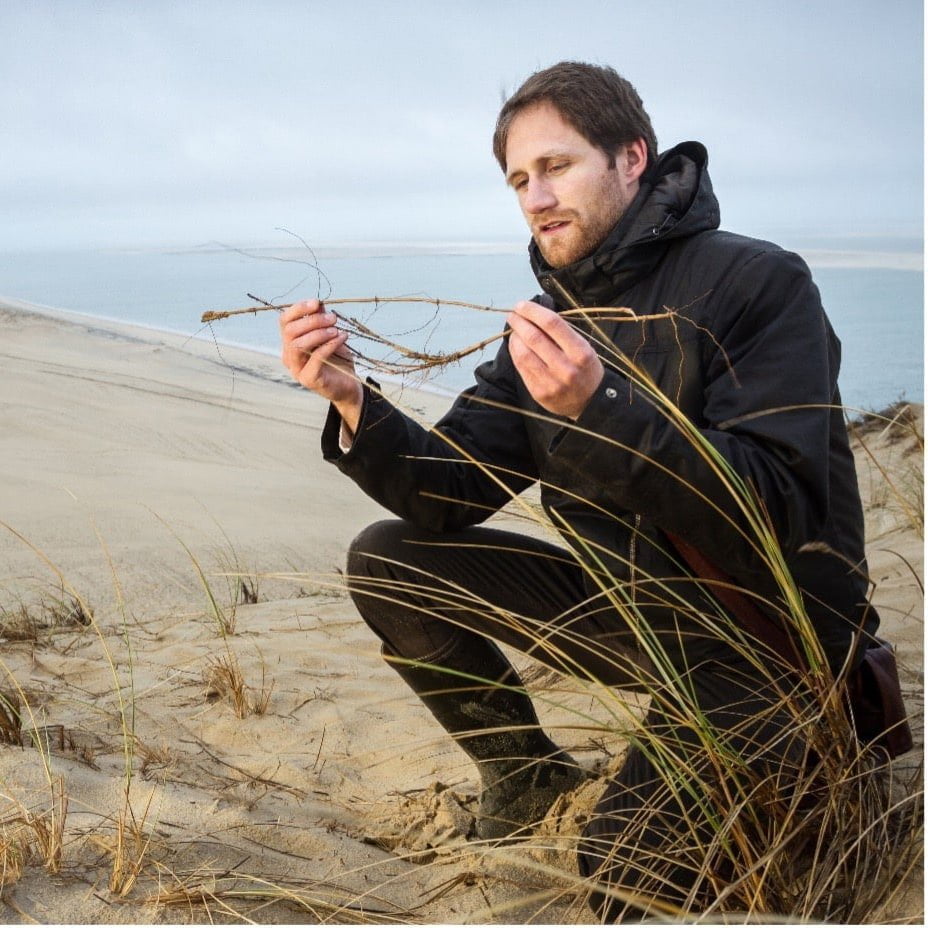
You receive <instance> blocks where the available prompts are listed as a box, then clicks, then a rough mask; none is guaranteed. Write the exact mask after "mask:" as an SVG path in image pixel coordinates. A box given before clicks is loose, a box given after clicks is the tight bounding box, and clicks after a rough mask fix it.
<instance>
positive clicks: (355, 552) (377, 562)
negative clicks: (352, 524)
mask: <svg viewBox="0 0 928 928" xmlns="http://www.w3.org/2000/svg"><path fill="white" fill-rule="evenodd" d="M408 530H409V526H408V525H407V523H406V522H403V521H402V520H401V519H382V520H381V521H380V522H374V523H373V524H372V525H368V526H367V528H365V529H362V531H361V532H359V533H358V535H357V537H355V539H354V540H353V541H352V542H351V544H350V545H349V546H348V556H347V565H346V566H347V568H348V588H349V590H350V591H351V592H352V595H354V589H353V588H354V586H355V585H356V584H355V583H354V581H356V580H363V579H376V578H383V577H387V576H389V574H390V571H389V570H388V565H389V563H390V561H391V560H394V561H395V560H398V559H400V558H399V552H398V549H399V548H400V546H401V545H402V543H403V540H404V538H405V537H406V535H407V533H408Z"/></svg>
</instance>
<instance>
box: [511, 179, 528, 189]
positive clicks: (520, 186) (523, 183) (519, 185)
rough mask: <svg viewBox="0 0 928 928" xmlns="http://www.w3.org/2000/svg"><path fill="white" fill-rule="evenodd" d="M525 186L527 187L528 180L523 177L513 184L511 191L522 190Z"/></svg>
mask: <svg viewBox="0 0 928 928" xmlns="http://www.w3.org/2000/svg"><path fill="white" fill-rule="evenodd" d="M527 186H528V178H526V177H523V178H521V180H517V181H515V182H513V185H512V189H513V190H524V189H525V188H526V187H527Z"/></svg>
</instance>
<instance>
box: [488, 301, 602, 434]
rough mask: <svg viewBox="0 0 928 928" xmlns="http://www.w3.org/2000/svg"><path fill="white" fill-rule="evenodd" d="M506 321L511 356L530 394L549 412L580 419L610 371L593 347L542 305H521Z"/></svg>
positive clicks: (517, 306)
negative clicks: (508, 328) (604, 367)
mask: <svg viewBox="0 0 928 928" xmlns="http://www.w3.org/2000/svg"><path fill="white" fill-rule="evenodd" d="M506 321H507V322H508V323H509V325H510V326H511V327H512V331H511V332H510V334H509V354H510V356H511V357H512V362H513V364H515V366H516V370H517V371H518V372H519V374H520V376H521V377H522V380H523V382H524V383H525V386H526V387H527V388H528V392H529V393H531V394H532V396H533V397H534V399H535V401H536V402H537V403H538V404H539V405H540V406H542V407H543V408H544V409H547V410H548V412H552V413H554V414H555V415H558V416H565V417H566V418H568V419H577V418H578V417H579V415H580V413H582V412H583V410H584V409H586V405H587V403H588V402H589V401H590V397H591V396H592V395H593V394H594V393H595V392H596V389H597V388H598V387H599V385H600V383H601V382H602V379H603V374H604V372H605V371H604V369H603V364H602V361H600V359H599V357H598V356H597V354H596V352H595V351H594V350H593V346H592V345H591V344H590V343H589V342H588V341H587V340H586V339H585V338H584V337H583V336H582V335H581V334H580V333H579V332H577V331H576V330H575V329H573V328H571V327H570V326H569V325H568V324H567V322H565V321H564V320H563V319H562V318H561V317H560V316H559V315H558V314H557V313H556V312H554V311H553V310H550V309H545V307H544V306H539V305H538V303H530V302H528V301H524V302H521V303H516V305H515V306H514V307H513V309H512V312H511V313H509V315H508V316H507V317H506Z"/></svg>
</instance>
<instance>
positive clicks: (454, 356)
mask: <svg viewBox="0 0 928 928" xmlns="http://www.w3.org/2000/svg"><path fill="white" fill-rule="evenodd" d="M346 303H373V304H375V305H377V304H380V303H428V304H431V305H432V306H435V307H439V308H440V307H441V306H457V307H462V308H465V309H473V310H477V311H478V312H489V313H506V312H509V310H508V309H499V308H497V307H493V306H482V305H480V304H478V303H467V302H465V301H463V300H441V299H435V298H432V297H415V296H412V297H377V296H373V297H351V298H349V297H344V298H341V299H332V300H326V301H325V305H326V307H329V308H331V307H332V306H333V305H339V304H346ZM292 305H293V304H292V303H280V304H272V303H267V304H264V305H261V306H246V307H244V308H242V309H230V310H224V311H209V312H205V313H203V315H202V316H201V322H204V323H205V322H215V321H217V320H220V319H227V318H228V317H229V316H238V315H244V314H246V313H259V312H264V311H266V310H271V309H276V310H278V311H280V310H284V309H288V308H289V307H290V306H292ZM560 315H561V317H562V318H566V319H587V320H592V321H595V322H597V323H602V322H636V323H644V322H652V321H655V320H658V319H673V320H676V319H677V318H678V317H679V318H683V319H684V320H685V321H689V320H686V317H680V316H679V313H678V312H677V311H676V310H674V309H670V308H667V307H665V311H664V312H660V313H650V314H646V315H637V314H636V313H635V311H634V310H632V309H629V308H628V307H625V306H586V307H577V308H574V309H567V310H565V311H564V312H562V313H561V314H560ZM335 316H336V318H337V319H338V322H339V327H340V328H341V329H342V331H345V332H348V333H349V335H352V336H353V337H355V338H361V339H365V340H367V341H372V342H375V343H377V344H379V345H382V346H383V347H384V348H388V349H390V350H391V351H393V352H395V353H396V354H397V355H398V356H399V359H398V360H389V359H383V358H377V359H375V358H370V357H367V356H366V355H364V354H362V353H361V352H359V351H358V350H357V349H354V348H353V349H352V352H353V353H354V355H355V357H356V358H357V359H358V360H359V361H362V362H364V363H365V364H367V365H368V366H369V367H371V368H373V369H376V370H380V371H383V372H385V373H388V374H416V373H422V372H424V371H428V370H431V369H433V368H436V367H445V366H446V365H448V364H454V363H456V362H458V361H461V360H462V359H464V358H466V357H468V355H472V354H475V353H476V352H478V351H482V350H483V349H484V348H486V347H487V346H488V345H491V344H492V343H493V342H495V341H498V340H499V339H502V338H504V337H505V336H506V335H507V334H508V330H505V331H501V332H497V333H495V334H494V335H490V336H488V337H487V338H483V339H481V340H480V341H479V342H474V343H473V344H471V345H467V346H466V347H464V348H460V349H458V350H457V351H452V352H447V353H445V352H437V353H430V352H424V351H417V350H415V349H412V348H407V347H406V346H404V345H400V344H398V343H396V342H394V341H391V340H390V339H388V338H385V337H384V336H382V335H379V334H378V333H377V332H375V331H374V330H373V329H371V328H370V327H369V326H367V325H366V324H365V323H363V322H361V321H360V320H359V319H356V318H354V317H352V316H343V315H341V314H339V313H337V312H336V313H335Z"/></svg>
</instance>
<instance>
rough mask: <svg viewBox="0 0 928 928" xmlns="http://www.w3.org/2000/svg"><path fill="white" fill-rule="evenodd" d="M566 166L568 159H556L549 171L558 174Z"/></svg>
mask: <svg viewBox="0 0 928 928" xmlns="http://www.w3.org/2000/svg"><path fill="white" fill-rule="evenodd" d="M566 167H567V162H566V161H556V162H555V163H554V164H552V165H551V166H550V167H549V168H548V171H549V172H550V173H552V174H558V173H560V172H561V171H563V170H564V168H566Z"/></svg>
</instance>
